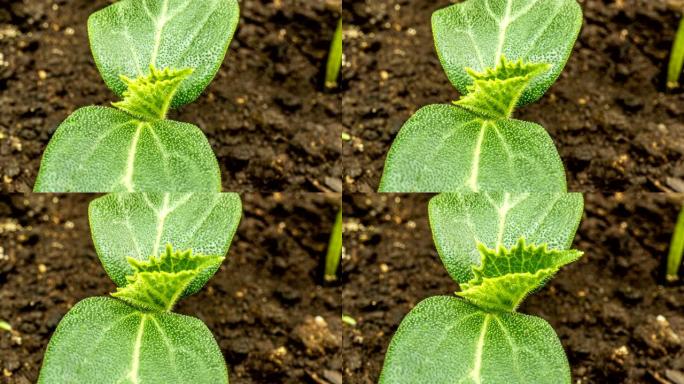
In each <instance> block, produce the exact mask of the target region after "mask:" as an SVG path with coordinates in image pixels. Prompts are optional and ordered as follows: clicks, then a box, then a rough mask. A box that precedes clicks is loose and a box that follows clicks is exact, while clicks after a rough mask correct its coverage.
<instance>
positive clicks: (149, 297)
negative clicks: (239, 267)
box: [112, 245, 225, 312]
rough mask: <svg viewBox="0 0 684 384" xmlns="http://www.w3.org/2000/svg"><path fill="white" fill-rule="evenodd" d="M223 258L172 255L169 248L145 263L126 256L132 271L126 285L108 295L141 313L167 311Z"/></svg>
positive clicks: (168, 246) (179, 252) (174, 253)
mask: <svg viewBox="0 0 684 384" xmlns="http://www.w3.org/2000/svg"><path fill="white" fill-rule="evenodd" d="M224 259H225V258H224V257H222V256H205V255H197V254H195V255H193V254H192V250H187V251H176V252H174V251H173V249H172V248H171V245H167V247H166V251H165V252H164V253H162V254H161V255H160V256H159V257H155V256H152V257H150V259H149V260H146V261H138V260H136V259H134V258H132V257H129V258H128V262H129V264H131V267H132V268H133V269H134V270H135V272H134V273H133V275H131V276H127V280H128V284H127V285H126V286H125V287H119V288H118V289H117V291H116V292H114V293H112V296H114V297H116V298H117V299H120V300H123V301H125V302H126V303H128V304H130V305H132V306H134V307H136V308H138V309H140V310H142V311H152V312H168V311H171V309H172V308H173V307H174V305H175V304H176V302H177V301H178V299H180V297H181V295H182V294H183V292H185V290H186V289H187V287H188V286H189V285H190V283H191V282H192V281H193V280H195V279H196V278H197V277H198V276H199V275H200V274H201V273H203V272H204V271H205V270H206V269H208V268H209V269H213V270H216V269H217V268H218V267H219V266H220V265H221V263H222V262H223V260H224Z"/></svg>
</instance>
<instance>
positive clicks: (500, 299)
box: [456, 238, 582, 312]
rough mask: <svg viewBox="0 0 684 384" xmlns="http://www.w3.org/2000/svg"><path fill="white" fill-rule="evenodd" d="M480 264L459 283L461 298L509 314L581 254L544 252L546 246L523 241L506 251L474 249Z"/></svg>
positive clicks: (548, 250)
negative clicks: (471, 275) (480, 260)
mask: <svg viewBox="0 0 684 384" xmlns="http://www.w3.org/2000/svg"><path fill="white" fill-rule="evenodd" d="M477 249H478V251H479V252H480V255H481V259H482V264H481V265H480V266H474V267H473V274H474V275H475V277H473V278H472V279H471V280H470V281H468V282H467V283H461V284H460V286H461V291H460V292H457V293H456V294H457V295H458V296H461V297H463V298H465V299H466V300H468V301H469V302H471V303H472V304H475V305H477V306H478V307H480V308H483V309H485V310H491V311H508V312H512V311H515V309H516V308H517V307H518V305H520V303H521V302H522V301H523V300H524V299H525V297H527V295H528V294H530V293H531V292H532V291H535V290H536V289H538V288H539V287H541V286H542V285H544V284H545V283H546V282H547V281H548V280H549V279H550V278H551V276H553V275H554V274H555V273H556V272H558V269H560V267H562V266H563V265H566V264H569V263H572V262H573V261H576V260H577V259H579V258H580V257H581V256H582V252H580V251H577V250H574V249H570V250H556V249H548V248H547V246H546V244H543V245H535V244H530V245H527V244H526V243H525V239H524V238H520V240H518V243H517V244H516V245H514V246H513V247H511V248H510V249H506V248H505V247H503V246H497V247H496V249H489V248H487V246H485V245H484V244H482V243H479V244H478V245H477Z"/></svg>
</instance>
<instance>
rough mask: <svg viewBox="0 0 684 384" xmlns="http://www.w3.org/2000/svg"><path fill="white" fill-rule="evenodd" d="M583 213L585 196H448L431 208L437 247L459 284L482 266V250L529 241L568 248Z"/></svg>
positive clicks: (437, 198) (433, 202) (434, 200)
mask: <svg viewBox="0 0 684 384" xmlns="http://www.w3.org/2000/svg"><path fill="white" fill-rule="evenodd" d="M583 210H584V199H583V197H582V194H580V193H522V194H518V193H508V192H500V193H463V194H458V193H443V194H440V195H437V196H435V197H433V198H432V199H431V200H430V204H429V208H428V211H429V218H430V227H431V229H432V236H433V239H434V241H435V246H436V248H437V252H438V253H439V257H440V258H441V259H442V263H444V266H445V267H446V270H447V272H449V275H450V276H451V277H452V278H453V279H454V280H456V281H457V282H459V283H465V282H467V281H468V280H470V279H472V278H473V277H474V275H473V271H472V267H473V266H477V265H480V263H481V260H480V253H479V252H478V249H477V245H478V243H482V244H484V245H485V246H487V247H489V248H492V249H494V248H496V247H499V246H503V247H506V248H510V247H512V246H514V245H516V243H517V242H518V240H519V239H520V238H521V237H524V238H525V239H526V240H527V241H528V242H529V243H531V244H547V245H548V247H549V248H550V249H558V250H564V249H568V248H569V247H570V245H571V244H572V240H573V238H574V237H575V232H576V231H577V228H578V226H579V222H580V220H581V218H582V212H583Z"/></svg>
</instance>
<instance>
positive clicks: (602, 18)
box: [342, 0, 684, 192]
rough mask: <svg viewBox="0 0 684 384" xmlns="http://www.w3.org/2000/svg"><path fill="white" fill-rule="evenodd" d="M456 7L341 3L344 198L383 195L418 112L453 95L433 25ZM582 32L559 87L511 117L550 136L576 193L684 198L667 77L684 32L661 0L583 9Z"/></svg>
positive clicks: (398, 0) (680, 108)
mask: <svg viewBox="0 0 684 384" xmlns="http://www.w3.org/2000/svg"><path fill="white" fill-rule="evenodd" d="M451 3H453V1H450V0H437V1H408V0H378V1H353V2H351V3H349V6H347V4H348V3H345V14H344V16H345V20H348V23H347V30H348V31H347V38H346V40H345V56H346V58H347V61H348V64H347V66H346V67H345V71H344V76H345V81H346V85H347V86H348V88H349V89H348V92H346V93H345V95H344V97H343V102H342V105H343V111H344V113H343V116H342V121H343V125H344V129H345V132H346V133H348V134H349V135H351V140H348V141H345V142H344V143H343V151H342V152H343V157H344V160H343V164H344V165H343V168H344V183H345V191H350V192H369V191H374V190H377V186H378V183H379V181H380V175H381V173H382V169H383V166H384V161H385V155H386V153H387V151H388V150H389V148H390V145H391V143H392V141H393V139H394V137H395V136H396V134H397V132H398V131H399V128H400V127H401V126H402V125H403V123H404V122H405V121H406V120H407V119H408V117H409V116H411V115H412V114H413V113H414V112H415V111H416V110H418V109H419V108H420V107H422V106H425V105H427V104H433V103H449V102H450V101H452V100H456V99H457V98H458V93H457V92H456V90H455V88H454V87H453V86H452V85H451V84H450V83H449V81H448V80H447V78H446V75H445V74H444V71H443V70H442V68H441V66H440V64H439V60H438V58H437V54H436V52H435V49H434V43H433V39H432V33H431V27H430V16H431V14H432V12H433V11H435V10H437V9H439V8H443V7H445V6H448V5H450V4H451ZM580 3H581V5H582V8H583V9H584V15H585V23H584V27H583V30H582V32H581V35H580V37H579V40H578V42H577V44H576V46H575V50H574V52H573V54H572V56H571V58H570V61H569V62H568V65H567V67H566V69H565V71H564V72H563V74H562V76H561V78H560V79H559V81H558V82H557V83H556V84H555V85H554V86H553V87H552V88H551V90H550V91H549V92H548V93H547V95H546V96H545V97H544V98H543V99H542V100H541V101H540V102H538V103H536V104H533V105H530V106H528V107H526V108H525V109H523V110H521V111H519V112H517V115H516V117H517V118H520V119H523V120H529V121H534V122H537V123H539V124H541V125H543V126H544V127H546V128H547V129H548V131H549V133H550V134H551V136H552V137H553V139H554V141H555V142H556V145H557V146H558V149H559V152H560V155H561V157H562V158H563V162H564V163H565V165H566V167H567V170H568V172H567V173H568V183H569V188H570V189H571V190H573V191H580V192H590V191H597V192H612V191H635V192H642V191H655V192H661V191H668V190H670V189H674V190H679V191H681V190H682V185H684V183H682V180H681V179H682V178H683V177H684V156H683V155H684V124H683V123H682V118H683V117H684V94H683V93H681V92H678V93H673V94H668V93H665V92H663V91H664V89H665V86H664V84H665V77H666V71H667V61H668V55H669V50H670V47H671V45H672V40H673V39H674V33H675V29H676V27H677V23H678V15H677V13H676V12H673V11H671V10H668V9H667V7H666V5H665V3H666V1H665V0H658V1H653V0H614V1H613V0H602V1H600V0H580Z"/></svg>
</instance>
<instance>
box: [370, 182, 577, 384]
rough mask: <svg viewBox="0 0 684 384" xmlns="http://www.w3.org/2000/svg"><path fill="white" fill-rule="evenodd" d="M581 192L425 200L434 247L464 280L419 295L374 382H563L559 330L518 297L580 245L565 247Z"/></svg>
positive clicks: (565, 371) (566, 381) (573, 256)
mask: <svg viewBox="0 0 684 384" xmlns="http://www.w3.org/2000/svg"><path fill="white" fill-rule="evenodd" d="M582 210H583V199H582V195H580V194H567V193H559V194H519V193H492V194H488V193H477V194H476V193H470V194H441V195H438V196H436V197H434V198H433V199H432V200H431V201H430V205H429V217H430V224H431V227H432V233H433V237H434V240H435V244H436V246H437V251H438V253H439V255H440V257H441V259H442V262H443V263H444V265H445V267H446V269H447V271H448V272H449V274H450V275H451V277H453V278H454V279H455V280H456V281H457V282H458V283H459V284H460V287H461V290H460V291H459V292H457V293H456V296H437V297H431V298H428V299H426V300H423V301H422V302H420V303H419V304H418V305H417V306H416V307H415V308H413V309H412V310H411V312H410V313H409V314H408V315H407V316H406V317H405V318H404V320H403V321H402V322H401V324H400V326H399V328H398V330H397V332H396V334H395V335H394V337H393V338H392V342H391V344H390V346H389V348H388V350H387V354H386V357H385V363H384V366H383V370H382V374H381V376H380V383H381V384H390V383H391V384H404V383H405V384H413V383H430V384H451V383H471V384H482V383H490V384H511V383H535V384H546V383H548V384H570V382H571V378H570V368H569V364H568V360H567V357H566V355H565V352H564V351H563V348H562V346H561V343H560V341H559V339H558V336H557V335H556V334H555V332H554V330H553V329H552V328H551V326H550V325H549V324H548V323H547V322H546V321H544V320H543V319H540V318H537V317H533V316H528V315H524V314H521V313H518V312H517V311H516V310H517V308H518V306H519V305H520V303H521V302H522V301H523V300H524V299H525V297H527V295H529V294H530V293H532V292H534V291H536V290H538V289H540V288H541V287H542V286H543V285H544V284H545V283H546V282H547V281H548V280H549V279H550V278H551V277H552V276H553V275H554V274H555V273H556V272H557V271H558V270H559V269H560V268H561V267H562V266H563V265H566V264H568V263H571V262H573V261H575V260H577V259H579V258H580V257H581V255H582V252H579V251H575V250H568V248H569V247H570V245H571V243H572V239H573V237H574V235H575V232H576V230H577V227H578V225H579V221H580V219H581V216H582Z"/></svg>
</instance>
